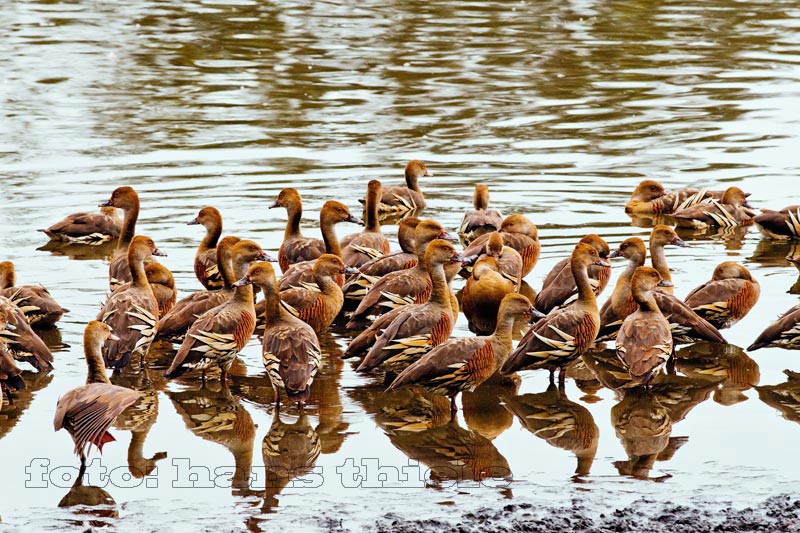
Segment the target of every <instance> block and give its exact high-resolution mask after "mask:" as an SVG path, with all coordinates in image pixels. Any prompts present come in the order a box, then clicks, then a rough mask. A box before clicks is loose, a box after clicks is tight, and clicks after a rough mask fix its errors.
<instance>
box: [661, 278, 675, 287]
mask: <svg viewBox="0 0 800 533" xmlns="http://www.w3.org/2000/svg"><path fill="white" fill-rule="evenodd" d="M658 286H659V287H674V285H673V284H672V283H670V282H669V281H667V280H665V279H662V280H661V281H659V282H658Z"/></svg>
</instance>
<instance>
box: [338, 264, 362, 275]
mask: <svg viewBox="0 0 800 533" xmlns="http://www.w3.org/2000/svg"><path fill="white" fill-rule="evenodd" d="M359 272H361V271H360V270H359V269H357V268H355V267H348V266H346V267H344V268H343V269H341V270H340V271H339V274H358V273H359Z"/></svg>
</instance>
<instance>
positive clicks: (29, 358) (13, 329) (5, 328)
mask: <svg viewBox="0 0 800 533" xmlns="http://www.w3.org/2000/svg"><path fill="white" fill-rule="evenodd" d="M0 345H3V346H4V349H6V350H8V352H9V353H10V354H11V355H12V356H13V357H14V359H15V360H17V361H22V362H24V363H29V364H30V365H32V366H33V367H34V368H35V369H36V370H38V371H39V372H49V371H50V370H52V369H53V354H52V353H50V349H49V348H48V347H47V345H46V344H45V343H44V341H42V339H41V338H39V336H38V335H37V334H36V333H34V331H33V330H32V329H31V326H30V324H29V323H28V319H27V318H25V315H24V314H23V312H22V311H21V310H20V309H19V307H17V306H16V305H14V303H13V302H12V301H11V300H9V299H8V298H6V297H5V296H0Z"/></svg>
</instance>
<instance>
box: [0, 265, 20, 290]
mask: <svg viewBox="0 0 800 533" xmlns="http://www.w3.org/2000/svg"><path fill="white" fill-rule="evenodd" d="M16 282H17V279H16V275H15V273H14V269H13V268H7V269H4V270H2V271H0V289H7V288H9V287H13V286H14V285H15V284H16Z"/></svg>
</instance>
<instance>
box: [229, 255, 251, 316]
mask: <svg viewBox="0 0 800 533" xmlns="http://www.w3.org/2000/svg"><path fill="white" fill-rule="evenodd" d="M249 266H250V261H248V260H247V259H245V258H243V257H239V258H237V260H236V265H235V268H234V271H235V274H236V279H242V278H243V277H245V276H246V275H247V268H248V267H249ZM253 297H254V294H253V285H252V284H249V285H242V286H241V287H236V288H235V289H234V291H233V298H234V299H235V300H236V301H238V302H242V303H245V304H249V305H253Z"/></svg>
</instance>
